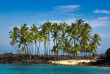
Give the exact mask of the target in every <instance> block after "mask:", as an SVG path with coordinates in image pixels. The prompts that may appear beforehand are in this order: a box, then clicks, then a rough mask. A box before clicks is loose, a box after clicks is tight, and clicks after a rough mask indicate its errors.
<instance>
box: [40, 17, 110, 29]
mask: <svg viewBox="0 0 110 74" xmlns="http://www.w3.org/2000/svg"><path fill="white" fill-rule="evenodd" d="M76 19H78V18H70V19H67V20H51V21H50V22H52V23H63V22H66V23H67V24H68V25H71V23H75V22H76ZM83 20H84V22H85V23H89V24H90V25H91V27H92V28H95V27H103V26H107V25H109V24H110V21H109V20H110V18H109V17H98V18H95V19H83ZM44 22H46V21H41V24H43V23H44Z"/></svg>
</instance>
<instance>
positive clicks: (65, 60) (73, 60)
mask: <svg viewBox="0 0 110 74" xmlns="http://www.w3.org/2000/svg"><path fill="white" fill-rule="evenodd" d="M0 64H55V65H72V66H97V67H110V60H109V59H106V58H105V55H96V56H92V57H90V56H85V57H81V56H70V55H64V56H63V55H59V56H56V55H20V54H12V53H5V54H0Z"/></svg>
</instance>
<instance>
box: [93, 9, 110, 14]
mask: <svg viewBox="0 0 110 74" xmlns="http://www.w3.org/2000/svg"><path fill="white" fill-rule="evenodd" d="M93 12H94V13H105V14H110V11H108V10H95V11H93Z"/></svg>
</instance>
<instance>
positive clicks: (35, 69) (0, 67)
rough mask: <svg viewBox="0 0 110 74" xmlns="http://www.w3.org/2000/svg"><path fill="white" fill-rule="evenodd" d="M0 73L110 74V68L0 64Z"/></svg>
mask: <svg viewBox="0 0 110 74" xmlns="http://www.w3.org/2000/svg"><path fill="white" fill-rule="evenodd" d="M0 73H1V74H2V73H10V74H13V73H16V74H17V73H18V74H24V73H25V74H28V73H29V74H30V73H31V74H36V73H37V74H110V68H100V67H77V66H64V65H51V64H31V65H23V64H0Z"/></svg>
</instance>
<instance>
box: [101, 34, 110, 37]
mask: <svg viewBox="0 0 110 74" xmlns="http://www.w3.org/2000/svg"><path fill="white" fill-rule="evenodd" d="M99 35H100V36H101V37H104V38H110V34H99Z"/></svg>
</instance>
